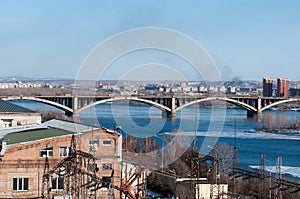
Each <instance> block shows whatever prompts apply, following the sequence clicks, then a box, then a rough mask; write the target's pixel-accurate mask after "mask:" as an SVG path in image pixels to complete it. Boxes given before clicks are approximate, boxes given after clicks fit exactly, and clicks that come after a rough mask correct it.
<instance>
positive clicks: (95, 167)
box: [87, 164, 99, 172]
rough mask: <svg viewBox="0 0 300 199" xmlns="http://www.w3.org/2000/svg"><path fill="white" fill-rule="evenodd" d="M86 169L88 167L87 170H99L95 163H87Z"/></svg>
mask: <svg viewBox="0 0 300 199" xmlns="http://www.w3.org/2000/svg"><path fill="white" fill-rule="evenodd" d="M87 169H88V170H89V171H96V172H98V171H99V168H98V167H97V164H88V165H87Z"/></svg>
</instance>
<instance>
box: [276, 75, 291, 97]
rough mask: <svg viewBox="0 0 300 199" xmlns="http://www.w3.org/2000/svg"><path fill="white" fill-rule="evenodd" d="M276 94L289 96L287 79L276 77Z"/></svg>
mask: <svg viewBox="0 0 300 199" xmlns="http://www.w3.org/2000/svg"><path fill="white" fill-rule="evenodd" d="M277 96H278V97H288V96H289V81H288V79H286V78H282V77H278V78H277Z"/></svg>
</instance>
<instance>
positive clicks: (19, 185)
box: [13, 178, 28, 191]
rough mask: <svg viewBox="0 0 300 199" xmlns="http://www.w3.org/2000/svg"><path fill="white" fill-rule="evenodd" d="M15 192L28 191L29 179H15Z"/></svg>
mask: <svg viewBox="0 0 300 199" xmlns="http://www.w3.org/2000/svg"><path fill="white" fill-rule="evenodd" d="M13 191H28V178H13Z"/></svg>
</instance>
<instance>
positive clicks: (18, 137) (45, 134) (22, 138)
mask: <svg viewBox="0 0 300 199" xmlns="http://www.w3.org/2000/svg"><path fill="white" fill-rule="evenodd" d="M68 134H71V133H70V132H68V131H64V130H60V129H54V128H49V129H39V130H31V131H22V132H17V133H9V134H7V135H5V136H4V138H6V139H8V141H7V144H8V145H10V144H16V143H22V142H29V141H35V140H40V139H45V138H50V137H57V136H63V135H68Z"/></svg>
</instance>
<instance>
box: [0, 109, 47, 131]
mask: <svg viewBox="0 0 300 199" xmlns="http://www.w3.org/2000/svg"><path fill="white" fill-rule="evenodd" d="M7 120H10V121H11V127H15V126H25V125H31V124H41V122H42V118H41V114H40V113H28V114H0V128H4V127H5V124H4V123H5V121H7Z"/></svg>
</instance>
